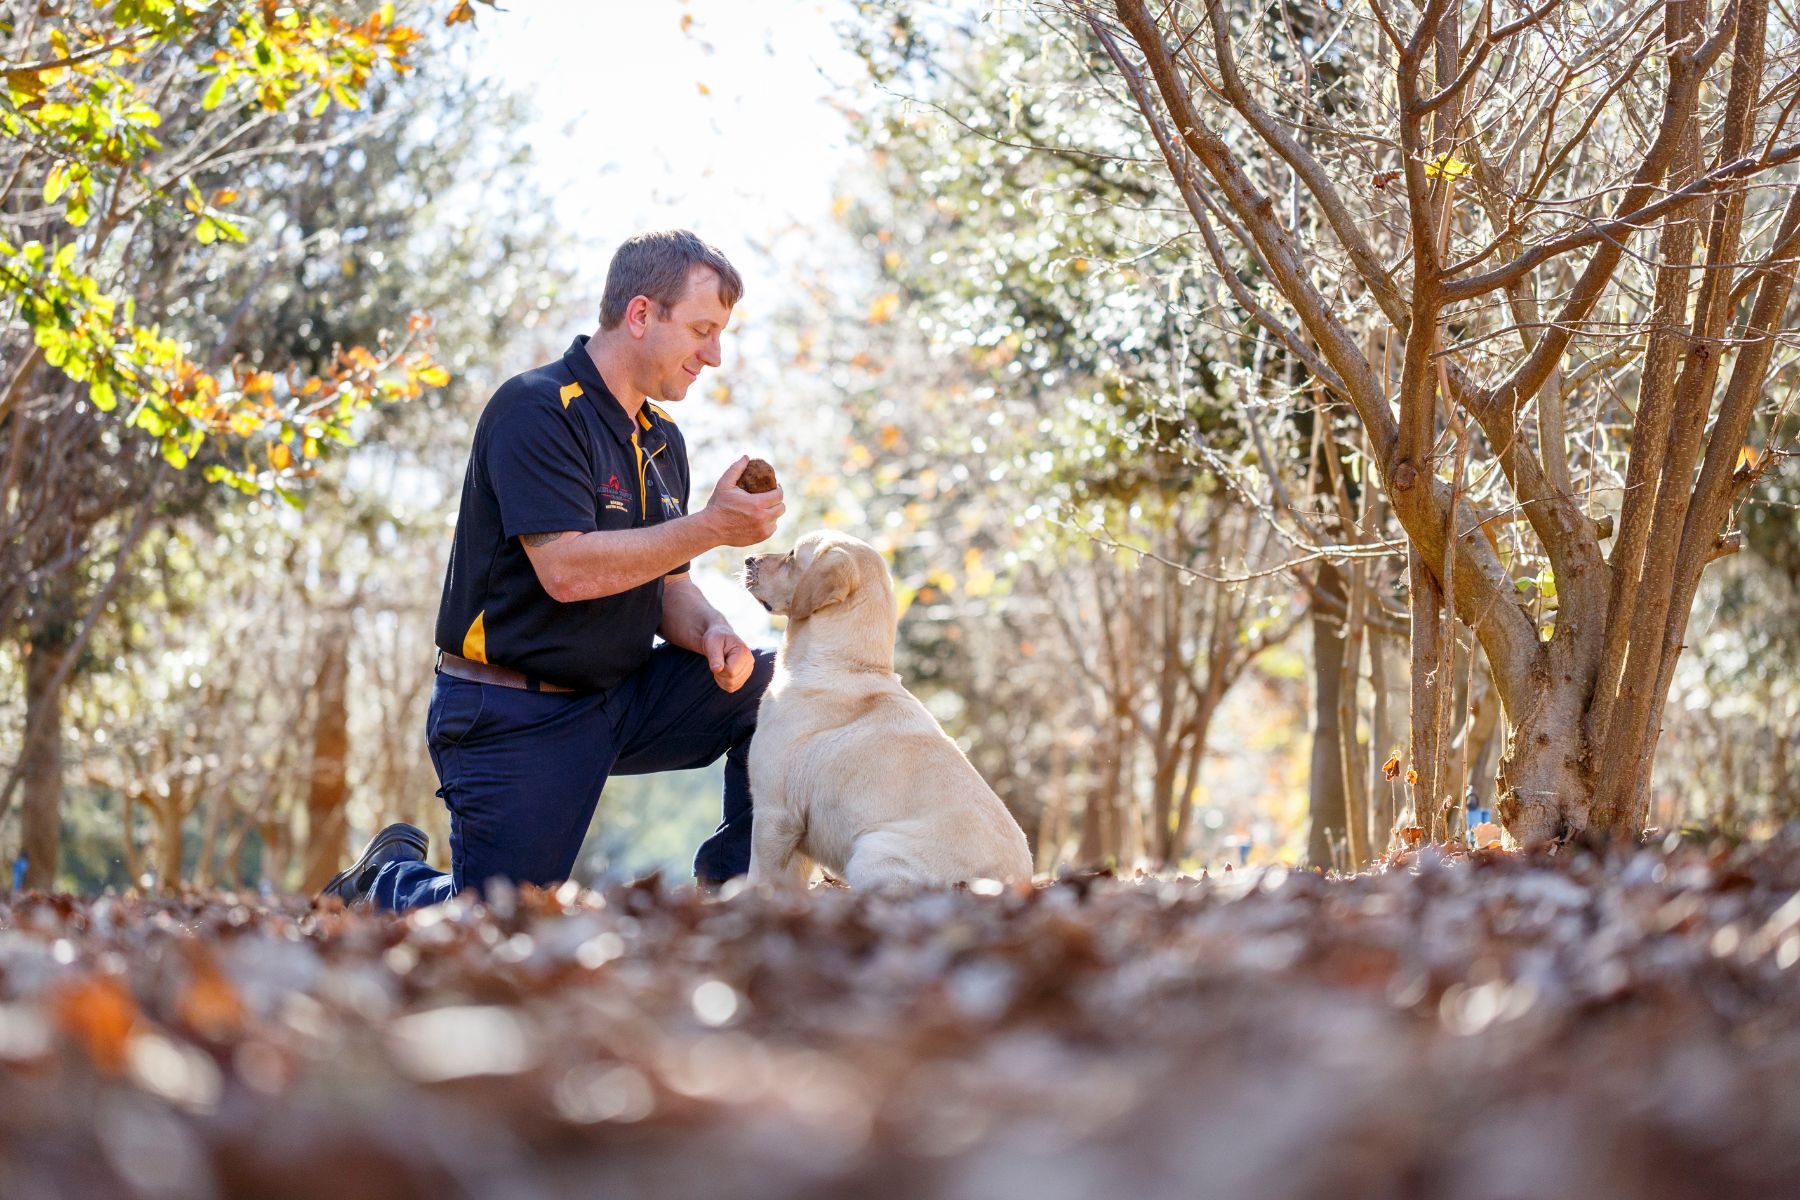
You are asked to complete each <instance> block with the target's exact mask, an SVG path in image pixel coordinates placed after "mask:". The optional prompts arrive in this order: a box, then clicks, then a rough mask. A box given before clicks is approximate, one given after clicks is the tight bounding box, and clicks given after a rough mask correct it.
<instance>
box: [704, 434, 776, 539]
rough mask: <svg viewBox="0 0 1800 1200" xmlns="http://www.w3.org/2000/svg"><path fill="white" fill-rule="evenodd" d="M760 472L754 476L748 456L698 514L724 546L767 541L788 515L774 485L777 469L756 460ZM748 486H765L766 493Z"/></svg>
mask: <svg viewBox="0 0 1800 1200" xmlns="http://www.w3.org/2000/svg"><path fill="white" fill-rule="evenodd" d="M756 461H757V462H758V463H760V464H761V470H760V471H758V472H755V473H751V472H749V471H748V470H747V468H749V467H750V466H751V459H750V457H749V455H745V456H744V457H743V458H740V459H738V460H737V461H736V462H734V463H732V464H731V466H729V467H728V468H726V470H725V473H724V474H723V475H721V476H719V482H718V483H717V484H716V485H714V487H713V491H712V498H711V499H710V500H708V501H707V502H706V508H705V509H704V510H703V511H702V512H701V513H700V514H699V515H700V516H701V517H702V518H704V519H705V520H706V521H707V522H708V523H709V524H710V525H711V526H712V533H713V536H714V537H716V538H717V539H718V540H719V543H720V544H721V545H725V546H754V545H756V544H757V543H758V542H762V541H767V540H768V539H769V537H770V536H771V535H772V534H774V532H775V522H776V521H777V520H778V519H779V518H780V517H781V514H782V513H784V512H786V511H787V506H786V505H785V504H783V503H782V499H781V488H780V487H778V486H776V484H775V472H774V469H773V468H771V467H770V466H769V464H768V463H766V462H762V460H761V459H758V460H756ZM746 479H747V480H748V482H749V483H758V484H763V485H764V486H766V487H767V489H768V490H766V491H751V490H750V489H749V488H748V487H747V486H746Z"/></svg>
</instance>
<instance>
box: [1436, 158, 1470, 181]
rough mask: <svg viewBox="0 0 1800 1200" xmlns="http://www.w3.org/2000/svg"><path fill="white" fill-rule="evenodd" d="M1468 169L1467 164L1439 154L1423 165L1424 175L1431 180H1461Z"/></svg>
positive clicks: (1458, 159)
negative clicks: (1428, 176) (1431, 178)
mask: <svg viewBox="0 0 1800 1200" xmlns="http://www.w3.org/2000/svg"><path fill="white" fill-rule="evenodd" d="M1469 169H1470V168H1469V164H1468V163H1466V162H1464V161H1463V160H1462V159H1460V158H1457V157H1455V156H1454V155H1449V154H1440V155H1438V156H1437V158H1435V159H1433V160H1432V161H1431V162H1428V163H1426V164H1425V173H1426V174H1427V175H1430V176H1432V177H1433V178H1443V179H1461V178H1462V177H1463V176H1464V175H1467V174H1468V173H1469Z"/></svg>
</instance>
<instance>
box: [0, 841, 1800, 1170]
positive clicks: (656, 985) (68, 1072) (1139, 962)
mask: <svg viewBox="0 0 1800 1200" xmlns="http://www.w3.org/2000/svg"><path fill="white" fill-rule="evenodd" d="M1797 888H1800V832H1796V831H1792V830H1790V832H1789V834H1788V835H1787V836H1785V837H1784V838H1783V839H1778V840H1777V841H1776V842H1774V843H1769V844H1763V845H1751V846H1743V847H1738V848H1735V849H1733V848H1727V847H1723V846H1720V847H1717V848H1714V847H1708V846H1699V845H1691V844H1689V845H1681V846H1678V847H1674V848H1671V849H1670V850H1668V851H1667V852H1664V851H1659V850H1644V851H1640V852H1637V853H1635V854H1619V855H1615V856H1613V857H1612V858H1611V859H1610V860H1608V859H1602V858H1600V857H1596V856H1588V855H1584V856H1579V857H1576V858H1574V859H1573V860H1565V861H1560V862H1559V861H1555V860H1546V859H1537V860H1530V859H1526V858H1523V857H1518V856H1508V855H1502V854H1498V853H1479V854H1475V855H1472V856H1459V857H1456V858H1452V859H1448V860H1446V859H1444V858H1443V857H1441V856H1439V855H1438V854H1437V852H1436V851H1435V850H1427V851H1426V852H1424V853H1423V854H1422V855H1416V856H1411V857H1410V858H1408V859H1403V860H1402V862H1401V863H1400V864H1399V865H1397V866H1394V867H1391V868H1390V869H1388V870H1387V871H1385V872H1383V873H1378V874H1371V875H1363V876H1359V877H1356V878H1353V879H1349V880H1326V879H1322V878H1320V877H1317V876H1313V875H1308V874H1300V873H1288V872H1284V871H1281V870H1279V869H1272V870H1270V871H1268V872H1266V873H1257V872H1240V873H1237V874H1235V875H1233V874H1227V875H1225V876H1223V877H1221V878H1215V879H1212V880H1206V881H1194V880H1182V881H1159V880H1154V879H1151V880H1143V881H1137V882H1127V881H1115V880H1111V879H1073V880H1067V881H1064V882H1061V883H1057V884H1052V885H1049V886H1045V887H1040V888H1038V889H1035V890H1031V889H1025V890H1019V891H1013V892H1006V893H999V892H998V891H997V890H996V892H995V894H991V895H984V894H975V893H971V892H954V893H951V892H935V893H923V894H917V895H910V896H900V897H880V896H859V895H852V894H850V893H849V892H846V891H842V890H837V889H819V890H815V891H814V892H813V893H811V894H810V895H808V896H806V897H792V898H787V899H779V900H778V899H772V898H768V897H763V896H759V895H755V894H750V893H745V894H742V895H739V896H737V897H735V898H733V899H731V900H728V901H725V902H705V901H702V900H700V899H698V898H697V897H696V896H695V895H694V894H693V893H692V892H691V891H688V890H685V889H684V890H674V891H667V890H659V889H658V888H657V886H656V885H655V884H654V883H653V882H652V883H649V884H641V885H637V886H627V887H618V888H613V889H610V890H608V891H607V892H605V893H604V894H596V893H593V892H583V891H581V890H579V889H577V888H574V887H573V886H570V887H567V888H565V889H563V890H562V891H559V892H557V893H554V894H549V893H540V892H535V891H530V890H527V891H526V892H525V893H523V894H520V895H510V894H509V895H501V896H497V897H494V898H493V900H492V902H491V903H490V904H488V905H485V906H483V905H477V904H474V903H471V902H468V901H467V900H463V901H459V902H456V903H453V904H451V905H448V906H445V907H441V908H438V909H433V910H428V911H425V912H421V913H417V914H414V915H412V916H410V917H407V918H405V919H390V918H382V917H373V916H367V915H363V914H346V913H342V912H332V913H322V914H312V915H309V914H308V913H307V912H306V910H305V909H304V908H303V907H302V906H301V905H300V903H299V902H297V901H291V900H290V901H282V902H277V903H274V904H268V903H261V902H257V901H253V900H251V899H249V898H248V897H241V896H235V895H232V894H226V893H210V894H194V895H190V896H186V897H181V898H176V899H171V900H148V899H140V898H136V897H126V898H114V897H106V898H100V899H94V900H75V899H71V898H67V897H42V896H36V895H18V894H14V895H12V896H10V897H7V898H5V899H0V1193H3V1194H5V1195H7V1196H9V1197H38V1196H44V1197H49V1196H75V1195H82V1196H99V1195H115V1194H119V1195H122V1194H132V1195H140V1196H170V1197H173V1196H183V1197H206V1196H239V1195H241V1196H311V1195H330V1196H333V1197H344V1198H350V1197H361V1196H371V1197H373V1196H378V1195H379V1196H387V1197H394V1196H425V1195H432V1196H439V1197H442V1196H454V1195H471V1196H488V1195H496V1196H497V1195H506V1196H564V1195H567V1196H576V1195H584V1196H585V1195H592V1194H594V1191H595V1188H596V1187H597V1186H599V1187H603V1188H604V1189H605V1194H607V1195H608V1196H614V1197H618V1196H644V1197H663V1196H667V1197H684V1196H694V1195H700V1194H704V1192H705V1191H706V1190H708V1189H710V1188H711V1187H715V1186H718V1185H719V1184H720V1183H723V1182H725V1181H726V1180H729V1181H730V1185H731V1187H732V1190H733V1194H734V1195H737V1196H742V1197H750V1198H755V1197H765V1196H767V1197H775V1196H795V1195H819V1196H824V1195H853V1196H859V1197H883V1196H895V1197H898V1196H932V1195H941V1196H993V1195H1003V1194H1004V1195H1030V1196H1037V1197H1052V1198H1054V1197H1069V1198H1071V1200H1075V1198H1078V1197H1079V1198H1086V1197H1092V1196H1097V1195H1102V1194H1126V1195H1138V1196H1177V1195H1182V1196H1188V1195H1196V1194H1201V1192H1202V1191H1203V1192H1205V1193H1206V1194H1215V1195H1230V1196H1233V1197H1243V1198H1255V1197H1301V1196H1315V1195H1325V1194H1336V1195H1357V1196H1383V1195H1401V1194H1404V1195H1408V1196H1439V1195H1442V1196H1451V1195H1454V1196H1458V1197H1501V1196H1527V1195H1529V1196H1533V1197H1558V1196H1569V1197H1576V1196H1582V1197H1587V1196H1597V1195H1620V1196H1626V1195H1629V1196H1640V1197H1673V1196H1689V1195H1692V1196H1701V1195H1705V1196H1709V1197H1720V1196H1732V1195H1743V1196H1752V1195H1758V1196H1768V1195H1775V1194H1778V1193H1780V1192H1781V1191H1782V1189H1783V1188H1784V1187H1785V1186H1786V1182H1785V1181H1788V1180H1791V1179H1792V1178H1794V1172H1795V1171H1796V1169H1800V1093H1797V1092H1796V1091H1795V1089H1794V1088H1793V1086H1792V1080H1793V1078H1794V1077H1795V1071H1796V1069H1797V1068H1800V962H1797V961H1796V960H1797V959H1800V894H1797V892H1796V889H1797Z"/></svg>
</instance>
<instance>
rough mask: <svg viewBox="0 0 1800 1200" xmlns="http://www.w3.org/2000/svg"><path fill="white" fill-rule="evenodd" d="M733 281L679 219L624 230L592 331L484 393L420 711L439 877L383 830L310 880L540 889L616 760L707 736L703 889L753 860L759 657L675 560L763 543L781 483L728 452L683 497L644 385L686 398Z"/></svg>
mask: <svg viewBox="0 0 1800 1200" xmlns="http://www.w3.org/2000/svg"><path fill="white" fill-rule="evenodd" d="M742 292H743V282H742V280H741V279H740V277H739V275H738V273H737V271H736V270H735V269H734V268H733V267H732V265H731V264H730V263H729V262H727V261H726V259H725V257H724V255H722V254H720V253H719V251H717V250H716V249H714V248H713V247H711V246H709V245H707V244H706V243H705V242H703V241H701V240H700V239H699V238H697V237H695V236H694V235H693V234H691V233H688V232H686V231H683V230H676V231H669V232H663V233H648V234H642V235H639V236H637V237H634V238H632V239H631V240H629V241H627V242H626V243H625V244H624V245H623V246H622V247H620V249H619V251H618V253H617V254H616V255H615V256H614V258H613V261H612V265H611V267H610V268H609V269H608V271H607V277H606V290H605V295H604V298H603V299H602V301H601V306H600V329H599V331H598V332H597V333H595V334H594V335H593V336H591V337H577V338H576V339H575V342H574V344H573V345H571V346H570V347H569V349H568V352H567V353H566V354H564V355H563V356H562V358H561V359H559V360H557V361H556V362H553V363H550V364H548V365H546V366H542V367H539V368H537V369H536V370H532V371H527V372H526V373H525V374H523V375H518V376H515V377H514V378H512V379H509V380H508V381H507V382H506V383H505V384H503V385H502V386H501V388H500V390H499V391H497V392H495V393H494V396H493V398H492V399H491V400H489V401H488V404H487V407H486V409H484V410H483V412H482V414H481V419H480V421H479V422H478V424H477V425H476V428H475V442H474V447H473V449H472V450H471V451H470V454H469V466H468V471H467V474H466V475H465V476H464V479H463V492H462V507H461V510H460V512H459V514H458V517H457V522H456V535H455V541H454V544H453V546H452V549H451V552H450V567H449V571H448V573H447V575H446V577H445V580H444V594H443V600H442V602H441V604H440V606H439V609H438V621H437V644H438V647H439V651H440V654H439V661H438V674H437V681H436V684H435V686H434V687H433V690H432V694H431V706H430V710H429V715H428V717H427V720H426V738H427V741H428V743H429V746H430V750H431V760H432V763H433V765H435V766H436V768H437V773H438V779H439V781H440V783H441V784H442V785H443V786H442V787H440V788H439V790H438V795H440V796H442V797H443V799H444V803H445V804H446V806H448V808H449V810H450V871H449V873H448V874H446V873H444V872H442V871H437V870H434V869H432V868H431V867H430V866H428V865H426V863H425V862H424V858H425V835H424V833H423V832H421V831H420V830H419V829H417V828H415V827H414V826H411V825H404V824H397V825H389V826H388V827H386V828H385V829H383V830H381V831H380V832H379V833H378V834H376V835H375V837H374V839H373V840H371V841H370V843H369V844H368V846H366V847H365V848H364V850H363V852H362V854H361V855H360V856H359V857H358V858H357V860H356V861H355V862H354V863H352V864H351V865H350V867H349V868H347V869H346V870H345V871H343V872H342V873H341V874H339V875H338V877H337V878H335V879H333V880H332V881H331V883H330V884H328V885H327V886H326V888H325V890H324V892H323V893H321V894H322V895H335V896H338V897H340V898H341V899H343V900H344V901H345V902H347V903H356V902H359V901H365V900H367V901H373V903H374V904H375V905H376V906H377V907H379V908H384V909H406V908H413V907H417V906H420V905H425V904H432V903H435V902H437V901H440V900H445V899H448V898H449V897H450V896H452V895H454V894H455V893H457V892H459V891H461V890H462V889H463V888H465V887H474V888H480V887H482V885H484V884H485V883H487V882H488V881H489V880H493V879H506V880H509V881H512V882H515V883H535V884H540V885H547V884H552V883H555V882H557V881H559V880H562V879H565V878H567V877H568V874H569V872H570V870H571V869H572V868H573V867H574V865H575V856H576V854H577V853H578V852H579V851H580V849H581V843H582V839H583V837H584V836H585V835H586V832H587V827H588V822H589V821H590V820H591V818H592V817H593V813H594V806H595V804H596V802H597V801H598V800H599V798H600V791H601V788H602V787H604V786H605V783H606V780H607V777H608V776H609V775H612V774H615V773H619V774H644V773H648V772H653V771H674V770H685V769H688V768H693V767H701V766H705V765H706V764H708V763H710V762H713V761H714V760H716V759H717V758H718V757H719V756H720V755H721V754H723V755H725V760H726V765H725V803H724V820H723V822H722V823H721V824H720V825H719V828H718V830H717V831H716V832H715V833H714V834H713V835H712V837H711V838H709V839H708V840H707V841H706V843H705V844H704V845H703V846H701V848H700V852H699V854H698V856H697V857H696V858H695V861H694V872H695V875H696V876H697V877H698V878H699V880H700V882H701V884H702V885H703V886H708V885H713V884H716V883H718V882H721V881H723V880H725V879H728V878H730V877H732V876H735V875H741V874H743V873H744V872H745V871H747V870H748V869H749V865H750V823H751V798H750V783H749V776H748V770H747V762H748V754H749V746H750V735H751V734H752V732H754V730H755V727H756V709H757V704H758V702H759V701H760V700H761V698H762V694H763V690H764V688H765V687H766V686H767V685H768V681H769V676H770V674H771V672H772V670H773V656H772V655H771V654H769V653H768V652H766V651H763V652H752V651H751V649H750V648H749V647H748V646H747V645H745V643H744V641H743V639H742V638H740V637H738V635H737V634H736V633H735V632H734V631H733V630H732V628H731V626H730V624H729V623H728V622H727V621H726V620H725V618H724V617H722V616H720V615H719V613H718V612H717V611H715V610H714V609H713V607H712V605H710V604H709V603H707V601H706V598H705V597H704V596H702V595H701V594H700V589H699V588H698V587H696V586H695V584H694V582H693V580H692V579H691V578H690V577H689V574H688V563H689V560H691V559H693V558H694V557H695V556H697V555H700V554H703V553H705V552H706V551H708V550H712V549H714V548H715V547H718V546H749V545H754V544H755V543H757V542H761V541H763V540H765V539H767V538H768V537H769V536H770V535H771V534H773V533H774V531H775V523H776V519H777V518H778V517H780V516H781V514H782V512H783V505H782V497H781V492H780V490H779V489H777V490H775V491H770V492H764V493H761V494H756V495H753V494H751V493H749V492H746V491H743V490H742V489H740V488H739V487H738V486H737V482H738V475H739V474H740V473H741V472H742V471H743V468H744V464H745V462H746V461H747V460H746V459H739V460H738V462H736V463H734V464H733V465H732V466H731V468H730V469H729V470H727V471H726V472H725V474H724V475H723V476H722V477H721V478H720V479H719V481H718V483H717V484H716V485H715V486H714V488H713V490H712V494H711V497H710V498H709V499H708V501H707V503H706V505H705V507H704V508H703V509H701V510H700V511H699V512H694V513H690V512H689V511H688V490H689V489H688V460H687V447H686V444H685V443H684V442H683V440H682V436H681V432H680V430H678V429H677V428H676V427H675V423H674V422H673V421H672V420H670V419H669V416H668V414H667V413H665V412H664V411H663V410H662V409H661V408H659V407H657V405H656V404H655V403H652V401H661V402H662V403H673V402H675V401H677V400H680V399H681V398H682V397H683V396H685V395H686V394H687V390H688V388H689V387H690V386H692V384H693V382H694V381H695V379H697V378H698V377H699V375H700V372H701V371H702V370H703V369H704V368H706V367H716V366H718V365H719V360H720V347H719V338H720V335H721V333H723V331H724V329H725V325H726V323H727V322H728V321H729V320H730V319H731V310H732V308H733V306H734V305H736V303H737V301H738V298H739V296H740V295H741V294H742ZM658 634H660V635H661V636H662V638H663V639H664V644H662V645H654V643H655V637H656V635H658ZM653 646H654V648H653Z"/></svg>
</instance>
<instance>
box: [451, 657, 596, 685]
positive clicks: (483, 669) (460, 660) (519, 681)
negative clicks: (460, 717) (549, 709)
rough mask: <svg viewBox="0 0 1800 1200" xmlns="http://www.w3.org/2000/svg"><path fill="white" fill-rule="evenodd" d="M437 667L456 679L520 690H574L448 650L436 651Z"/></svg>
mask: <svg viewBox="0 0 1800 1200" xmlns="http://www.w3.org/2000/svg"><path fill="white" fill-rule="evenodd" d="M437 669H438V670H439V671H442V672H443V673H444V674H446V675H454V676H455V677H456V678H458V679H467V680H469V681H471V682H473V683H492V684H496V685H498V686H500V687H509V688H518V689H519V690H520V691H522V692H573V691H574V690H575V689H574V688H572V687H564V686H563V685H562V684H560V683H551V682H549V681H548V680H545V679H533V678H532V677H531V676H529V675H527V674H525V673H524V672H523V671H515V670H513V669H512V668H511V667H497V666H495V665H494V664H493V663H484V662H476V661H475V660H474V659H472V658H464V657H463V656H462V655H460V654H452V653H450V652H449V651H448V650H439V651H438V655H437Z"/></svg>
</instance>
